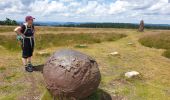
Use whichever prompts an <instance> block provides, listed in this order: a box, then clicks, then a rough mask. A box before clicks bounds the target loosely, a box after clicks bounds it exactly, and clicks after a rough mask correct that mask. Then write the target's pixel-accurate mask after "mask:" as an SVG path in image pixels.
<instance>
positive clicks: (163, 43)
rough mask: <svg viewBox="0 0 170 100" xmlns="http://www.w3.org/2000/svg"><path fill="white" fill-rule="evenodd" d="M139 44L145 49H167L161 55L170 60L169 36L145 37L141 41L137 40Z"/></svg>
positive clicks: (152, 35) (155, 35)
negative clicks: (145, 47)
mask: <svg viewBox="0 0 170 100" xmlns="http://www.w3.org/2000/svg"><path fill="white" fill-rule="evenodd" d="M139 42H140V43H141V44H142V45H144V46H147V47H151V48H158V49H167V50H166V51H165V52H164V53H163V56H165V57H167V58H170V34H169V33H159V34H149V35H145V36H143V37H142V38H141V39H139Z"/></svg>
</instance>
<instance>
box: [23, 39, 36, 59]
mask: <svg viewBox="0 0 170 100" xmlns="http://www.w3.org/2000/svg"><path fill="white" fill-rule="evenodd" d="M33 52H34V39H33V38H31V39H29V38H25V39H24V42H23V44H22V58H28V57H31V56H32V55H33Z"/></svg>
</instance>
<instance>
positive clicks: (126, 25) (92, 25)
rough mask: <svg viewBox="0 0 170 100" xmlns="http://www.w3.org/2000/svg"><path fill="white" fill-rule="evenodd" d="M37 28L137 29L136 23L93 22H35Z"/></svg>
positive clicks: (166, 26) (164, 26) (152, 26)
mask: <svg viewBox="0 0 170 100" xmlns="http://www.w3.org/2000/svg"><path fill="white" fill-rule="evenodd" d="M35 25H37V26H57V27H84V28H130V29H136V28H138V27H139V25H138V24H136V23H94V22H35ZM145 28H147V29H168V30H169V29H170V25H169V24H145Z"/></svg>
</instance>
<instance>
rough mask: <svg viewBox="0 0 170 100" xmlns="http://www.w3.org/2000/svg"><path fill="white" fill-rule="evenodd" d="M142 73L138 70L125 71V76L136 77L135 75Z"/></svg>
mask: <svg viewBox="0 0 170 100" xmlns="http://www.w3.org/2000/svg"><path fill="white" fill-rule="evenodd" d="M139 74H140V73H139V72H137V71H130V72H126V73H125V77H127V78H132V77H135V76H138V75H139Z"/></svg>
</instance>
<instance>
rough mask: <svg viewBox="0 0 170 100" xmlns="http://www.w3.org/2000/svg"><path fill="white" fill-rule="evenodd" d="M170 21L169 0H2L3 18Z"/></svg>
mask: <svg viewBox="0 0 170 100" xmlns="http://www.w3.org/2000/svg"><path fill="white" fill-rule="evenodd" d="M26 15H32V16H34V17H35V18H36V21H55V22H124V23H138V22H139V21H140V20H141V19H144V20H145V22H146V23H159V24H161V23H162V24H170V3H168V0H0V20H2V19H5V18H6V17H8V18H11V19H15V20H19V21H23V20H24V17H25V16H26Z"/></svg>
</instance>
